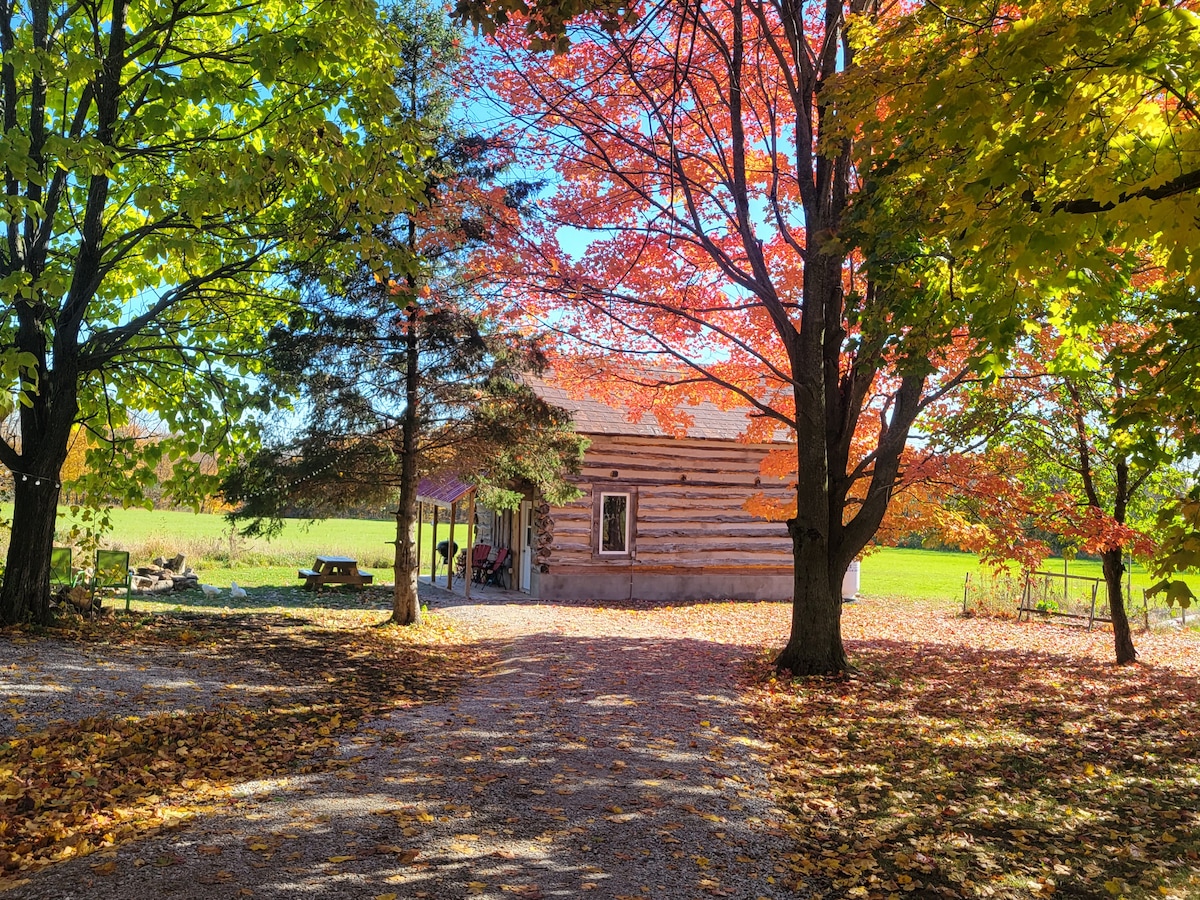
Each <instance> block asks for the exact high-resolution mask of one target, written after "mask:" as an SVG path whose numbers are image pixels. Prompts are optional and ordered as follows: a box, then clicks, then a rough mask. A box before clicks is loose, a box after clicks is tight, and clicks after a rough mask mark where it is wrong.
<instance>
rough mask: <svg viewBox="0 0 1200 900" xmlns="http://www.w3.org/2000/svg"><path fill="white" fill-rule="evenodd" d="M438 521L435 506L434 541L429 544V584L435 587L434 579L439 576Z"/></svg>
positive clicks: (435, 507)
mask: <svg viewBox="0 0 1200 900" xmlns="http://www.w3.org/2000/svg"><path fill="white" fill-rule="evenodd" d="M437 520H438V507H437V504H436V503H434V504H433V539H432V540H431V541H430V542H429V551H430V552H429V584H430V585H431V586H432V585H433V578H434V576H435V575H437V525H438V523H437Z"/></svg>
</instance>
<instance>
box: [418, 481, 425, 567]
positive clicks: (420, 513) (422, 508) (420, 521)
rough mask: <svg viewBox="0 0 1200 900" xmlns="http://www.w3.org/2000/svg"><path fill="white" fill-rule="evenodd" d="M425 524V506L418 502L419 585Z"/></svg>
mask: <svg viewBox="0 0 1200 900" xmlns="http://www.w3.org/2000/svg"><path fill="white" fill-rule="evenodd" d="M424 524H425V504H424V503H422V502H421V501H420V500H418V501H417V553H416V560H417V583H418V584H420V583H421V526H422V525H424Z"/></svg>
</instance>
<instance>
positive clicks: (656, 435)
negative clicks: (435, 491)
mask: <svg viewBox="0 0 1200 900" xmlns="http://www.w3.org/2000/svg"><path fill="white" fill-rule="evenodd" d="M533 387H534V389H535V390H536V391H537V392H538V393H539V394H540V395H541V396H542V398H543V399H545V400H546V401H547V402H549V403H552V404H554V405H556V406H560V407H562V408H564V409H568V410H570V411H571V412H572V413H573V417H574V421H575V428H576V430H577V431H578V432H579V433H580V434H581V435H584V436H585V437H586V438H587V439H588V440H589V441H590V446H589V447H588V449H587V451H586V453H585V456H584V462H583V468H582V470H581V472H580V474H579V475H577V476H573V478H572V480H573V481H574V482H575V483H576V484H577V486H578V487H579V489H580V491H581V492H582V496H581V497H580V498H579V499H578V500H576V501H575V502H573V503H570V504H568V505H566V506H550V505H549V504H548V503H546V502H545V501H544V500H543V499H542V498H541V497H539V496H536V495H532V494H530V495H527V496H526V498H525V499H524V501H523V502H522V503H521V505H520V509H519V511H517V512H516V513H515V514H514V513H496V512H489V511H485V510H480V511H479V513H478V518H479V540H480V542H488V543H492V544H493V546H508V547H510V548H511V549H512V552H513V560H514V562H513V568H512V571H511V573H510V576H509V581H508V586H509V587H511V588H515V589H517V590H520V591H523V592H525V593H528V594H530V595H531V596H533V597H537V598H540V599H544V600H585V599H591V600H604V601H613V600H643V601H664V600H672V601H688V600H708V599H730V600H788V599H791V596H792V589H793V580H792V545H791V538H790V537H789V535H788V532H787V526H786V524H785V523H784V522H779V521H767V520H766V519H763V518H760V517H758V516H755V515H753V514H751V513H750V512H748V511H747V510H746V508H745V504H746V502H747V501H748V500H750V498H751V497H753V496H755V495H765V496H767V497H769V498H772V499H774V500H777V501H779V502H781V503H784V504H787V503H794V502H795V489H794V482H792V481H791V479H783V478H773V477H768V476H766V475H764V474H763V473H762V463H763V460H764V459H765V458H766V456H767V454H768V453H769V452H770V451H771V450H772V449H775V450H780V449H786V448H787V446H788V444H787V443H786V442H784V441H778V442H775V443H746V442H744V441H743V440H740V439H739V438H740V436H741V435H742V434H743V433H744V432H745V430H746V426H747V424H748V418H747V416H748V412H749V410H748V409H747V408H741V409H733V410H726V409H720V408H718V407H717V406H715V405H713V404H711V403H701V404H699V405H696V406H688V407H686V408H685V409H684V410H682V412H684V413H685V414H686V416H687V418H688V419H690V421H691V425H690V427H689V428H688V429H687V432H686V436H683V437H679V436H676V435H674V434H672V433H670V432H669V431H668V430H666V429H665V428H663V427H662V426H661V425H660V424H659V423H658V421H657V419H655V418H654V417H653V416H649V415H647V416H645V417H644V418H643V419H642V420H640V421H631V417H630V416H629V415H628V412H627V410H624V409H619V408H614V407H612V406H609V405H608V404H606V403H604V402H602V401H600V400H598V399H596V398H593V397H582V398H581V397H578V396H573V395H571V394H569V393H568V392H567V391H566V390H564V389H562V388H561V387H558V386H556V385H554V384H553V383H550V382H548V381H542V380H536V381H534V382H533Z"/></svg>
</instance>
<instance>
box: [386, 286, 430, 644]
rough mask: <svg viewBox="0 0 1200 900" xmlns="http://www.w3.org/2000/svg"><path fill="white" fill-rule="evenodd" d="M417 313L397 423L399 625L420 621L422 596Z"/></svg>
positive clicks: (411, 312) (395, 613)
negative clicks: (419, 589) (401, 413)
mask: <svg viewBox="0 0 1200 900" xmlns="http://www.w3.org/2000/svg"><path fill="white" fill-rule="evenodd" d="M417 313H418V310H417V307H416V304H415V303H413V304H411V305H410V306H409V307H408V330H407V332H406V334H405V351H406V354H407V359H406V360H405V372H404V401H405V406H404V416H403V418H402V420H401V426H400V432H401V438H400V441H401V444H400V502H399V504H398V505H397V507H396V561H395V585H396V586H395V587H394V588H393V589H392V621H393V622H396V623H398V624H400V625H419V624H420V623H421V600H420V597H419V596H418V594H417V573H418V568H417V566H418V563H419V560H418V559H417V429H418V428H419V427H420V415H419V414H420V395H419V390H420V369H419V364H420V354H419V353H418V349H419V348H418V346H417V341H418V334H417ZM435 540H436V535H435Z"/></svg>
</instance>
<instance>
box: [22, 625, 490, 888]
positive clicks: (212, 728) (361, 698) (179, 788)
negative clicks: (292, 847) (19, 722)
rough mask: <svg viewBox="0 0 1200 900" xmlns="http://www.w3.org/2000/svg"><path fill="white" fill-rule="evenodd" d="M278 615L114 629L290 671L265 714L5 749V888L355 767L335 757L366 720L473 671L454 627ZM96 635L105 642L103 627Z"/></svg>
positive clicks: (46, 736) (108, 723)
mask: <svg viewBox="0 0 1200 900" xmlns="http://www.w3.org/2000/svg"><path fill="white" fill-rule="evenodd" d="M269 618H270V623H269V624H268V625H267V626H264V625H263V624H261V623H257V624H251V622H250V621H249V620H244V619H243V618H242V617H239V618H238V619H236V620H232V621H230V620H222V619H220V618H219V617H214V618H212V619H209V620H206V621H196V620H195V619H189V620H188V621H187V622H186V623H184V624H180V623H178V622H175V621H174V620H173V619H172V618H171V617H170V616H162V617H157V618H156V619H155V620H154V621H153V623H152V624H150V625H148V626H147V627H144V628H130V627H128V625H127V623H126V624H125V625H123V626H121V627H122V628H124V629H126V630H118V629H117V627H116V626H114V628H113V629H112V630H111V631H110V632H108V633H107V637H109V638H110V639H114V640H116V641H117V642H121V643H132V644H136V643H138V642H140V641H145V642H151V643H159V644H162V643H168V644H170V643H178V644H181V645H188V646H191V645H194V644H195V643H197V642H203V643H204V644H205V645H206V647H207V648H208V649H209V651H210V652H211V655H212V656H213V657H214V658H217V659H223V660H228V661H229V662H235V661H241V662H245V661H247V660H253V661H256V662H258V663H260V664H262V665H263V666H264V668H267V669H270V668H275V669H276V671H277V673H278V675H277V677H281V678H282V676H283V672H287V673H288V677H287V680H286V682H285V683H282V684H281V685H280V690H278V691H275V692H271V693H269V694H268V695H266V696H268V697H270V698H271V702H272V703H273V704H274V705H273V706H270V707H266V708H262V707H252V706H247V705H235V704H223V705H221V706H218V707H216V708H214V709H199V710H189V711H187V712H185V713H176V714H157V715H148V716H140V717H139V716H128V717H108V718H106V717H96V718H89V719H85V720H83V721H79V722H71V723H65V724H59V725H52V726H50V727H48V728H45V729H43V730H41V731H38V732H30V733H26V734H23V735H21V736H18V737H15V738H12V739H9V740H8V741H7V742H5V743H0V883H3V879H4V877H6V876H12V875H14V874H17V873H20V872H23V871H25V870H28V869H31V868H36V867H39V866H42V865H46V864H48V863H52V862H57V861H61V860H66V859H71V858H73V857H79V856H86V855H88V854H90V853H92V852H94V851H96V850H100V849H104V848H112V847H115V846H118V845H119V844H121V843H123V842H125V841H127V840H129V839H131V838H134V837H138V836H143V835H146V834H148V833H151V832H154V831H157V830H160V829H162V828H167V827H172V826H174V825H177V824H179V823H181V822H184V821H186V820H188V819H190V818H191V817H192V816H194V815H196V814H197V813H199V812H202V811H204V810H206V809H209V808H211V807H212V806H213V805H214V804H216V803H219V802H223V801H224V799H225V798H227V797H228V796H229V793H230V791H231V790H232V789H233V788H234V787H235V786H237V785H238V784H241V783H243V782H245V781H248V780H254V779H265V778H273V777H280V776H285V775H293V774H296V773H299V772H306V771H319V770H327V769H330V768H336V767H337V766H340V765H344V764H345V763H344V761H342V760H340V759H339V758H335V757H334V756H333V755H332V754H331V753H330V750H331V749H332V748H333V746H334V744H335V743H336V741H337V740H338V738H339V735H341V734H343V733H345V732H347V731H350V730H353V729H354V728H355V727H356V726H357V725H358V722H359V721H360V719H361V718H362V716H364V715H366V714H369V713H371V712H375V711H380V710H383V709H386V708H388V707H389V706H395V705H407V704H413V703H419V702H424V701H426V700H434V699H437V698H440V697H442V696H444V695H445V694H446V692H447V691H449V690H451V689H453V687H454V685H455V684H456V679H457V677H458V676H457V674H456V673H460V672H464V671H466V670H467V669H468V668H469V667H470V665H471V662H470V660H469V659H468V658H467V657H466V656H465V655H464V653H463V650H462V648H461V645H459V646H456V645H455V644H452V643H451V642H452V641H458V642H461V640H462V636H461V634H458V633H456V632H454V631H452V630H451V629H447V628H446V627H445V625H444V624H441V625H439V626H437V627H430V628H426V629H423V630H421V631H420V632H418V633H412V632H409V631H404V632H400V631H399V630H398V629H387V630H384V631H369V632H363V631H361V630H357V629H355V630H346V629H344V628H343V629H340V630H338V629H333V628H328V627H313V626H310V625H309V624H308V623H306V622H304V621H303V620H293V621H292V626H291V627H283V628H281V627H280V621H281V620H280V619H279V618H276V617H269ZM285 621H286V620H285ZM271 625H273V626H274V627H273V628H272V627H270V626H271ZM89 629H90V633H91V637H92V638H93V639H95V638H98V637H100V636H101V635H102V633H104V627H103V625H98V624H92V625H90V626H89ZM281 631H283V632H285V634H283V635H280V634H279V633H280V632H281ZM402 641H403V642H409V641H411V643H402ZM100 865H104V864H103V863H101V864H100ZM99 874H104V873H103V872H100V873H99Z"/></svg>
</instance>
